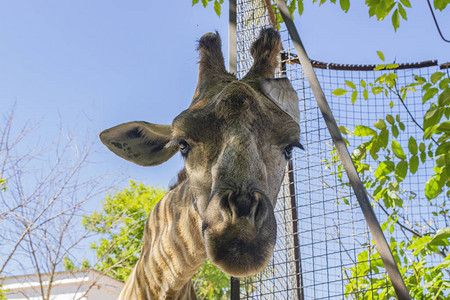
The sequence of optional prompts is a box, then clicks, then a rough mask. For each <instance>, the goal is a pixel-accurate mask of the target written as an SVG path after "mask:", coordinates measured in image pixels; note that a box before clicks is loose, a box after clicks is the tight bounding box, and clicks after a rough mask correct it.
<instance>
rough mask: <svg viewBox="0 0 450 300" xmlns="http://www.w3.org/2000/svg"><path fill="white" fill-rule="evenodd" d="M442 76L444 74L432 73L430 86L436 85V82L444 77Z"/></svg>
mask: <svg viewBox="0 0 450 300" xmlns="http://www.w3.org/2000/svg"><path fill="white" fill-rule="evenodd" d="M444 75H445V73H442V72H436V73H433V74H432V75H431V77H430V81H431V83H432V84H436V82H438V81H439V80H441V78H442V76H444Z"/></svg>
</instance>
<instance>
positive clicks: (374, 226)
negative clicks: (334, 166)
mask: <svg viewBox="0 0 450 300" xmlns="http://www.w3.org/2000/svg"><path fill="white" fill-rule="evenodd" d="M276 4H277V6H278V8H279V9H280V13H281V15H282V17H283V20H284V23H285V24H286V27H287V29H288V32H289V35H290V36H291V39H292V41H293V43H294V47H295V50H296V51H297V55H298V57H299V59H300V63H301V64H302V68H303V71H304V72H305V74H306V77H307V78H308V82H309V84H310V86H311V89H312V91H313V94H314V97H315V98H316V101H317V105H318V106H319V108H320V111H321V113H322V115H323V118H324V120H325V123H326V125H327V127H328V131H329V132H330V135H331V137H332V139H333V142H334V145H335V146H336V150H337V152H338V154H339V157H340V159H341V161H342V164H343V166H344V169H345V171H346V173H347V176H348V179H349V181H350V184H351V186H352V188H353V191H354V192H355V195H356V197H357V199H358V203H359V206H360V207H361V210H362V212H363V214H364V218H365V219H366V222H367V225H368V227H369V230H370V232H371V234H372V237H373V239H374V241H375V246H376V247H377V250H378V252H379V253H380V256H381V259H382V261H383V264H384V267H385V268H386V271H387V273H388V275H389V278H390V279H391V282H392V285H393V287H394V289H395V293H396V294H397V298H398V299H401V300H409V299H411V297H410V295H409V292H408V289H407V288H406V286H405V283H404V282H403V278H402V276H401V274H400V271H399V270H398V267H397V264H396V262H395V260H394V257H393V256H392V253H391V250H390V248H389V245H388V243H387V241H386V238H385V236H384V234H383V230H382V229H381V227H380V224H379V222H378V220H377V218H376V216H375V213H374V211H373V208H372V206H371V204H370V202H369V198H368V197H367V191H366V189H365V188H364V185H363V184H362V182H361V179H360V178H359V176H358V173H357V171H356V168H355V166H354V164H353V161H352V159H351V157H350V154H349V152H348V149H347V147H346V146H345V143H344V140H343V138H342V135H341V132H340V131H339V128H338V126H337V124H336V121H335V120H334V117H333V114H332V112H331V109H330V106H329V105H328V102H327V100H326V98H325V95H324V93H323V90H322V88H321V87H320V84H319V80H318V79H317V76H316V73H315V72H314V69H313V67H312V64H311V61H310V59H309V58H308V55H307V54H306V50H305V48H304V47H303V44H302V41H301V39H300V36H299V34H298V32H297V28H296V27H295V25H294V21H293V20H292V17H291V14H290V13H289V10H288V8H287V6H286V2H285V1H284V0H276Z"/></svg>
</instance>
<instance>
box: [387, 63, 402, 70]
mask: <svg viewBox="0 0 450 300" xmlns="http://www.w3.org/2000/svg"><path fill="white" fill-rule="evenodd" d="M398 67H400V65H399V64H387V66H386V69H387V70H393V69H397V68H398Z"/></svg>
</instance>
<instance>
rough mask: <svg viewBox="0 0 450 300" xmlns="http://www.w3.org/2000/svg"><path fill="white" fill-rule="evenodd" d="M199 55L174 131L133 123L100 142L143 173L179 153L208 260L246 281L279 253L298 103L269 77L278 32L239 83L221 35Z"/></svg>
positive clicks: (266, 35)
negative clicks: (281, 205) (280, 205)
mask: <svg viewBox="0 0 450 300" xmlns="http://www.w3.org/2000/svg"><path fill="white" fill-rule="evenodd" d="M198 49H199V51H200V66H199V78H198V84H197V89H196V92H195V95H194V98H193V100H192V103H191V105H190V106H189V108H188V109H186V110H185V111H183V112H181V113H180V114H179V115H178V116H177V117H176V118H175V119H174V120H173V123H172V125H156V124H151V123H146V122H131V123H126V124H122V125H118V126H116V127H113V128H111V129H108V130H105V131H103V132H102V133H101V134H100V138H101V140H102V142H103V143H104V144H105V145H106V146H107V147H108V148H109V149H110V150H111V151H113V152H114V153H116V154H117V155H119V156H120V157H122V158H125V159H127V160H130V161H132V162H134V163H137V164H139V165H143V166H153V165H158V164H161V163H163V162H165V161H166V160H168V159H169V158H170V157H172V156H173V155H174V154H175V153H176V152H178V151H180V152H181V154H182V156H183V158H184V161H185V170H186V173H187V181H186V184H189V186H190V190H191V192H192V196H193V197H192V198H193V199H194V200H193V201H194V202H195V203H194V205H195V206H196V209H197V211H198V213H199V215H200V217H201V219H202V228H201V230H202V234H203V239H204V243H205V247H206V252H207V255H208V257H209V258H210V260H211V261H212V262H213V263H215V264H216V265H217V266H219V267H220V268H221V269H222V270H223V271H225V272H226V273H228V274H230V275H233V276H248V275H251V274H255V273H258V272H260V271H262V270H263V269H264V268H265V267H266V266H267V264H268V262H269V261H270V258H271V256H272V253H273V248H274V245H275V239H276V222H275V217H274V206H275V203H276V198H277V194H278V192H279V189H280V186H281V183H282V180H283V176H284V171H285V168H286V163H287V161H288V160H289V158H290V155H291V152H292V149H293V147H295V146H300V144H299V135H300V128H299V110H298V99H297V95H296V93H295V91H294V90H293V88H292V86H291V84H290V83H289V81H288V80H287V79H286V78H281V79H274V78H273V77H274V73H275V68H276V67H277V66H278V63H279V62H278V57H279V52H280V50H281V41H280V37H279V34H278V33H277V32H276V31H275V30H273V29H264V30H262V31H261V33H260V36H259V38H258V39H257V40H256V41H255V42H254V43H253V45H252V47H251V54H252V56H253V58H254V63H253V66H252V67H251V69H250V71H249V72H248V73H247V75H246V76H245V77H244V78H243V79H241V80H238V79H236V77H235V76H234V75H232V74H230V73H228V72H227V71H226V70H225V65H224V59H223V55H222V52H221V41H220V37H219V35H218V34H212V33H209V34H206V35H204V36H203V37H202V38H201V39H200V41H199V47H198ZM300 147H301V146H300Z"/></svg>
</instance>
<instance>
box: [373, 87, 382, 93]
mask: <svg viewBox="0 0 450 300" xmlns="http://www.w3.org/2000/svg"><path fill="white" fill-rule="evenodd" d="M383 90H384V88H383V87H381V86H376V87H373V88H372V93H373V94H374V95H378V94H379V93H381V92H382V91H383Z"/></svg>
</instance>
